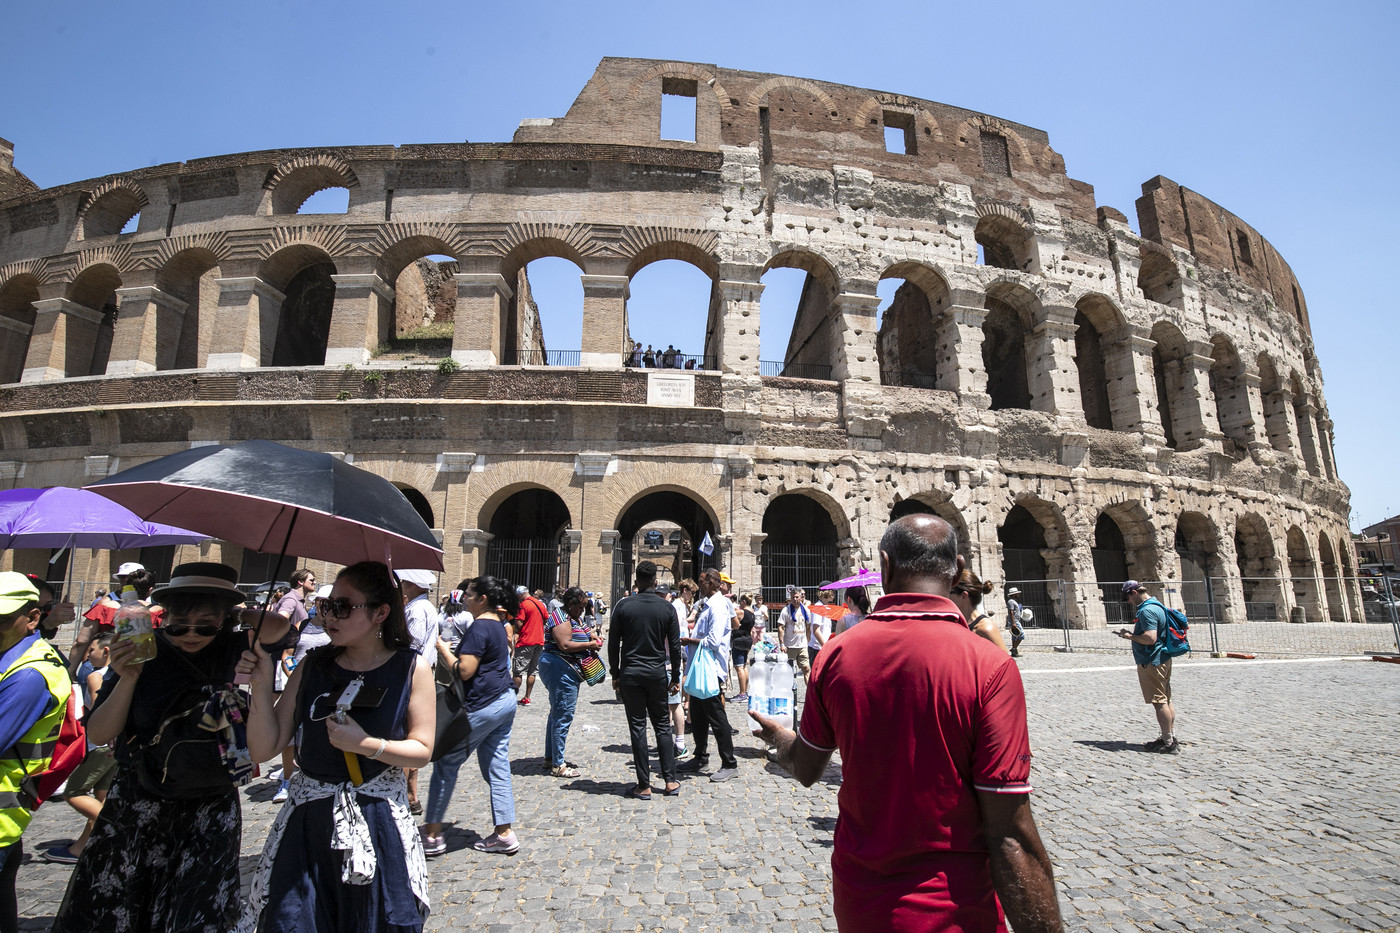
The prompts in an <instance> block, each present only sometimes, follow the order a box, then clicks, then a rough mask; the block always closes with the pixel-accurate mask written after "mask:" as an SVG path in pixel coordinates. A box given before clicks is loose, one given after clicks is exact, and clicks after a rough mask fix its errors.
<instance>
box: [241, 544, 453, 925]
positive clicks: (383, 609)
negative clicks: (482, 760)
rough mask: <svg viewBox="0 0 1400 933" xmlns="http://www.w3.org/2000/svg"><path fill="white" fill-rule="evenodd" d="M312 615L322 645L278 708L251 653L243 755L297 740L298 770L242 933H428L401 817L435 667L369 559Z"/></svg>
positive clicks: (258, 657)
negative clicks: (324, 640) (325, 639)
mask: <svg viewBox="0 0 1400 933" xmlns="http://www.w3.org/2000/svg"><path fill="white" fill-rule="evenodd" d="M316 619H317V621H318V622H319V623H320V624H321V627H322V628H323V629H324V630H325V633H326V635H328V636H329V637H330V644H329V645H327V646H325V647H322V648H317V649H315V650H313V651H311V652H310V653H309V654H307V655H306V657H305V659H304V660H302V662H301V663H300V664H298V665H297V667H296V670H295V671H293V672H292V676H291V679H290V680H288V681H287V689H286V690H285V691H284V692H283V694H282V697H281V699H279V700H275V701H274V697H273V690H272V688H273V674H274V668H273V658H272V657H271V656H270V655H269V654H268V653H267V652H266V651H264V650H263V649H262V647H261V646H258V647H257V648H255V649H254V651H251V652H248V653H247V654H245V655H244V660H243V662H242V663H240V665H239V670H241V671H245V672H247V673H248V674H249V675H250V683H251V689H252V699H251V702H250V704H249V716H248V747H249V749H251V750H252V752H253V754H254V756H256V757H257V758H258V760H260V761H262V760H266V759H268V758H271V757H272V756H274V755H276V754H277V753H278V752H280V751H281V750H282V749H283V748H284V747H285V746H286V745H287V744H289V743H291V742H292V741H293V740H295V741H296V746H297V755H296V763H297V772H296V775H295V776H294V777H293V778H292V783H291V787H290V789H289V799H288V801H287V803H286V804H284V805H283V807H282V811H281V812H280V813H279V814H278V815H277V819H276V821H275V822H274V823H273V825H272V831H271V832H270V833H269V835H268V838H267V842H266V843H265V844H264V846H263V851H262V856H261V858H260V859H259V861H258V870H257V873H256V874H255V876H254V878H253V888H252V893H251V894H250V896H249V899H248V905H247V907H246V909H245V911H244V914H243V921H242V924H241V925H240V927H239V929H240V930H244V931H249V933H251V931H252V930H255V929H256V930H259V931H261V933H281V931H288V933H290V931H294V930H295V931H303V933H313V931H314V933H330V931H333V930H351V929H353V930H362V931H386V933H387V931H391V930H392V931H394V933H409V931H418V930H422V928H423V921H424V920H425V919H426V918H427V916H428V899H427V898H428V872H427V865H426V863H425V862H424V861H423V847H422V845H421V843H420V842H419V838H418V831H417V827H415V826H414V822H413V817H412V816H411V815H410V814H409V811H408V782H407V780H406V779H405V777H404V769H405V768H421V767H423V766H424V765H426V764H427V763H428V759H429V758H430V757H431V756H432V753H433V734H434V731H435V722H436V716H437V705H436V694H435V692H434V689H433V674H432V668H430V667H428V666H427V665H426V664H419V663H418V653H417V652H416V651H414V650H413V639H412V637H411V636H410V635H409V632H408V623H407V621H406V620H405V618H404V611H403V597H402V595H401V594H400V591H399V588H398V586H397V585H396V584H395V582H394V578H393V576H392V575H391V574H390V572H389V568H388V567H386V566H385V565H384V564H382V563H379V562H378V561H365V562H362V563H359V564H354V565H352V566H349V567H346V568H345V569H344V570H342V571H341V572H340V573H339V574H338V575H337V576H336V578H335V585H334V586H333V587H331V592H330V596H329V597H325V598H322V599H318V600H317V601H316Z"/></svg>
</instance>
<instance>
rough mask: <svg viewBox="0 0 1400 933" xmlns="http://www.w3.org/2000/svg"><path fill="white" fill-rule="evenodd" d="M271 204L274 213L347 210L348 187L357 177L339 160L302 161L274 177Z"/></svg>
mask: <svg viewBox="0 0 1400 933" xmlns="http://www.w3.org/2000/svg"><path fill="white" fill-rule="evenodd" d="M281 171H282V169H278V170H277V171H276V172H275V173H274V179H273V180H272V181H271V182H270V183H271V184H272V186H273V187H272V196H271V199H270V200H271V208H272V213H274V214H344V213H346V212H347V211H348V210H349V201H350V188H351V187H353V186H355V185H358V184H359V180H358V179H357V178H356V177H355V173H354V172H353V171H351V170H350V168H349V166H346V165H343V164H338V163H336V164H332V163H331V162H325V163H324V164H314V165H303V166H301V167H299V168H295V169H292V170H291V171H289V172H287V174H286V175H285V176H282V177H280V178H278V177H275V176H276V175H278V174H280V173H281Z"/></svg>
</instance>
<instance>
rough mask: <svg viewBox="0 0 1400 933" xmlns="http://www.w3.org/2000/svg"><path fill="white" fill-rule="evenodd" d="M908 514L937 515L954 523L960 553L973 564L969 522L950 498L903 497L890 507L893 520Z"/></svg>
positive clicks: (949, 522)
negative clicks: (925, 499) (964, 519)
mask: <svg viewBox="0 0 1400 933" xmlns="http://www.w3.org/2000/svg"><path fill="white" fill-rule="evenodd" d="M906 515H937V516H938V517H939V518H941V519H943V520H944V521H945V522H947V523H948V524H949V525H952V526H953V531H954V532H956V533H957V536H958V553H959V554H961V555H962V556H963V559H964V560H966V561H967V562H968V564H969V566H970V565H971V563H972V542H971V540H970V538H969V535H968V533H967V523H966V522H965V521H963V517H962V512H960V511H959V510H958V507H957V506H955V505H953V503H952V502H951V501H950V500H948V499H942V500H937V501H934V502H926V501H924V499H922V498H911V499H901V500H900V501H899V502H896V503H895V504H894V506H893V507H892V508H891V509H890V521H891V522H893V521H894V520H895V519H898V518H903V517H904V516H906Z"/></svg>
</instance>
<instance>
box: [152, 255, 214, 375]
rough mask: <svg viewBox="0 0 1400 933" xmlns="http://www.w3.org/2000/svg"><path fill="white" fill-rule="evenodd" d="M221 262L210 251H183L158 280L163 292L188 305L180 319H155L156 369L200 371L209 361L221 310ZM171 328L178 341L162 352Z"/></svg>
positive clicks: (179, 316)
mask: <svg viewBox="0 0 1400 933" xmlns="http://www.w3.org/2000/svg"><path fill="white" fill-rule="evenodd" d="M221 276H222V273H221V271H220V269H219V260H218V257H217V256H215V255H214V254H213V253H212V252H210V251H209V250H207V249H187V250H181V251H180V252H178V253H176V254H175V255H174V256H172V257H170V259H169V261H168V262H166V264H165V265H164V266H163V267H162V268H161V270H160V273H159V274H158V275H157V276H156V284H157V285H158V286H159V287H160V289H161V290H162V291H164V292H166V293H168V294H170V295H172V296H174V297H175V298H178V299H179V300H181V301H183V302H184V303H185V311H184V313H183V314H179V315H163V314H160V313H158V314H157V316H156V334H157V337H156V345H157V349H156V369H199V368H201V367H203V366H204V365H205V364H206V362H207V361H208V359H209V345H210V343H211V342H212V341H213V337H214V321H215V317H216V315H215V309H216V308H218V306H219V278H220V277H221ZM166 327H169V328H170V329H171V330H172V331H173V332H174V333H175V334H176V335H177V336H178V339H175V340H171V341H169V342H168V344H167V346H168V349H165V350H164V351H162V344H163V343H164V341H162V340H161V339H160V338H161V331H162V330H163V329H165V328H166Z"/></svg>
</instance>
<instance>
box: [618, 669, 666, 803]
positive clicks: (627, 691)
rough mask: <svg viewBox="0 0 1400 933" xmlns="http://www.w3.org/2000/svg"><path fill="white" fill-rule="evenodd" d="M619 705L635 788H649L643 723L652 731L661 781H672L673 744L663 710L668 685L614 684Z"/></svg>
mask: <svg viewBox="0 0 1400 933" xmlns="http://www.w3.org/2000/svg"><path fill="white" fill-rule="evenodd" d="M618 689H619V692H620V693H621V694H622V705H623V707H624V708H625V709H626V710H627V731H628V733H629V734H630V737H631V740H632V765H633V767H635V768H636V770H637V786H638V787H650V786H651V764H650V763H649V762H648V760H647V758H648V755H647V719H650V720H651V725H652V728H653V729H655V730H656V751H657V754H658V755H659V756H660V758H661V779H662V780H663V781H665V782H666V783H667V784H671V783H674V782H675V780H676V740H675V739H674V738H673V737H672V735H671V711H670V709H669V708H668V707H667V706H666V695H667V694H668V693H669V692H670V683H669V682H668V681H667V680H666V678H664V677H658V678H648V679H646V680H640V679H639V680H628V679H625V678H621V679H619V680H618Z"/></svg>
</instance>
